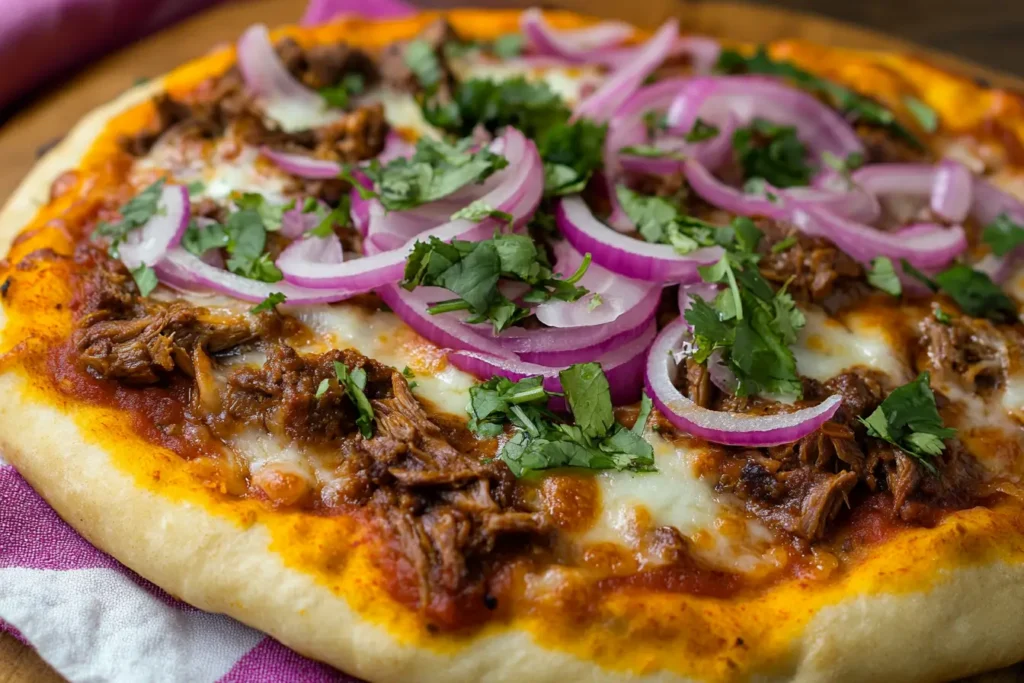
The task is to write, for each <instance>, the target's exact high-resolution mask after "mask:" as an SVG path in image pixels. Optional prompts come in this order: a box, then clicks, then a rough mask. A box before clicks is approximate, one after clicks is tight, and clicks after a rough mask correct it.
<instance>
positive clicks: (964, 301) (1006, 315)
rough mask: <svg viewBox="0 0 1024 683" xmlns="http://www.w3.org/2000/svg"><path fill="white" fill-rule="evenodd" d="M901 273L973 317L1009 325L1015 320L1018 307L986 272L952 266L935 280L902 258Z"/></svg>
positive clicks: (962, 265) (960, 264) (968, 267)
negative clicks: (939, 292) (922, 284)
mask: <svg viewBox="0 0 1024 683" xmlns="http://www.w3.org/2000/svg"><path fill="white" fill-rule="evenodd" d="M900 263H901V264H902V266H903V271H904V272H905V273H906V274H907V275H910V276H912V277H914V278H915V279H917V280H919V281H921V282H922V283H924V285H925V286H926V287H928V288H929V289H931V290H932V291H933V292H938V291H941V292H944V293H945V294H948V295H949V296H950V297H951V298H952V299H953V301H955V302H956V303H957V305H958V306H959V307H960V309H961V310H962V311H963V312H964V313H966V314H967V315H969V316H973V317H975V318H989V319H990V320H995V321H996V322H1011V321H1012V320H1014V319H1015V318H1016V317H1017V304H1015V303H1014V302H1013V299H1011V298H1010V297H1009V296H1007V295H1006V292H1004V291H1003V290H1002V289H1000V288H999V285H997V284H996V283H994V282H992V278H990V277H989V276H988V275H986V274H985V273H983V272H981V271H980V270H974V269H973V268H971V267H970V266H966V265H964V264H962V263H957V264H954V265H953V266H950V267H949V268H947V269H946V270H944V271H942V272H941V273H939V274H938V275H936V276H935V278H934V279H932V278H930V277H928V276H927V275H926V274H924V273H922V272H921V271H919V270H918V269H917V268H914V266H912V265H911V264H910V263H908V262H907V260H906V259H901V260H900Z"/></svg>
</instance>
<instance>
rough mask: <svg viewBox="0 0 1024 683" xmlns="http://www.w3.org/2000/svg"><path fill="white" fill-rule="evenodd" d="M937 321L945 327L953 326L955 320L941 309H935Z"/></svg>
mask: <svg viewBox="0 0 1024 683" xmlns="http://www.w3.org/2000/svg"><path fill="white" fill-rule="evenodd" d="M935 319H936V320H938V321H939V322H940V323H942V324H943V325H951V324H952V323H953V318H952V317H950V315H949V313H946V312H945V311H944V310H942V309H941V308H936V309H935Z"/></svg>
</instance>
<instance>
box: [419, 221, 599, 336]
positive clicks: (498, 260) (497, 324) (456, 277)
mask: <svg viewBox="0 0 1024 683" xmlns="http://www.w3.org/2000/svg"><path fill="white" fill-rule="evenodd" d="M589 265H590V255H589V254H588V255H587V256H586V257H584V259H583V263H581V264H580V267H579V269H577V271H576V272H575V273H573V274H572V275H571V276H569V277H567V278H566V279H564V280H563V279H560V278H558V277H555V275H554V273H553V272H552V270H551V265H550V264H549V263H548V260H547V255H546V254H545V252H544V251H543V250H542V249H538V248H537V245H536V243H535V242H534V241H533V240H532V239H530V238H529V237H527V236H525V235H514V234H513V235H496V236H495V237H494V238H493V239H490V240H484V241H481V242H466V241H462V240H453V241H452V242H451V243H447V242H443V241H442V240H439V239H438V238H436V237H431V238H430V240H429V241H427V242H416V245H415V247H414V249H413V252H412V254H410V255H409V259H408V261H407V262H406V266H405V279H404V280H403V281H402V283H401V284H402V286H403V287H405V288H406V289H409V290H412V289H415V288H416V287H420V286H429V287H443V288H444V289H447V290H449V291H451V292H454V293H455V294H457V295H458V298H456V299H450V300H447V301H442V302H439V303H437V304H435V305H434V306H432V307H430V308H429V309H427V310H428V311H429V312H430V313H431V314H434V315H436V314H438V313H448V312H451V311H469V312H470V313H471V314H472V315H471V317H470V318H469V319H468V320H467V321H466V322H468V323H480V322H490V323H491V324H492V325H493V326H494V331H495V332H501V331H502V330H504V329H506V328H507V327H509V326H510V325H514V324H515V323H517V322H519V321H521V320H523V319H524V318H526V317H527V316H529V315H530V313H531V311H530V309H529V308H525V307H522V306H519V305H518V304H516V303H515V302H513V301H511V300H510V299H509V298H508V297H506V296H505V295H504V294H502V293H501V291H500V290H499V289H498V282H499V281H501V280H511V281H515V282H524V283H526V284H528V285H530V289H529V290H528V291H527V292H526V293H525V294H523V295H522V299H523V301H524V302H526V303H531V304H539V303H544V302H545V301H550V300H552V299H558V300H561V301H576V300H578V299H580V298H581V297H583V296H584V295H585V294H587V290H586V289H585V288H583V287H577V286H576V283H577V282H578V281H579V280H580V278H582V277H583V274H584V273H585V272H586V270H587V267H588V266H589Z"/></svg>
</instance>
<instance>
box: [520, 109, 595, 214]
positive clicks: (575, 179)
mask: <svg viewBox="0 0 1024 683" xmlns="http://www.w3.org/2000/svg"><path fill="white" fill-rule="evenodd" d="M607 133H608V126H607V125H605V124H598V123H594V122H592V121H590V120H588V119H580V120H578V121H575V122H573V123H556V124H554V125H552V126H550V127H548V128H546V129H544V130H543V131H542V132H540V133H539V135H538V137H537V151H538V152H540V158H541V159H542V160H543V161H544V194H545V196H548V197H551V196H558V195H565V194H575V193H577V192H580V191H582V190H583V188H584V187H585V186H586V184H587V181H589V180H590V177H591V176H592V175H593V173H594V171H595V170H597V169H598V168H600V167H601V164H602V163H603V160H604V139H605V136H606V135H607Z"/></svg>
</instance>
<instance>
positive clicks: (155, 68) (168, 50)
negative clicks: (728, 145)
mask: <svg viewBox="0 0 1024 683" xmlns="http://www.w3.org/2000/svg"><path fill="white" fill-rule="evenodd" d="M6 1H7V0H0V2H6ZM367 1H369V2H372V0H367ZM781 2H782V4H787V5H792V6H801V5H802V6H804V7H806V8H808V9H814V10H817V11H821V9H822V8H823V7H826V8H827V7H833V6H834V7H835V8H837V9H838V10H839V11H847V12H848V13H849V14H848V16H851V17H861V16H862V15H858V14H857V12H858V11H860V12H863V11H864V8H865V7H874V6H877V5H878V4H880V3H879V2H877V1H876V2H861V3H851V2H847V1H846V0H844V1H843V2H842V3H839V2H832V1H827V2H825V3H824V4H823V5H822V4H820V3H819V1H818V0H781ZM304 4H305V3H304V1H303V0H251V1H249V2H245V3H244V4H227V5H223V6H221V7H219V8H216V9H213V10H211V11H209V12H206V13H204V14H200V15H198V16H196V17H193V18H192V19H190V20H187V21H185V22H183V23H181V24H178V25H177V26H175V27H173V28H171V29H169V30H167V31H164V32H163V33H161V34H158V35H156V36H153V37H151V38H150V39H148V40H145V41H143V42H141V43H139V44H137V45H134V46H132V47H129V48H127V49H125V50H122V51H120V52H118V53H115V54H114V55H111V56H110V57H108V58H106V59H104V60H102V61H101V62H98V63H97V64H96V65H94V66H93V67H91V68H89V69H88V70H87V71H85V72H84V73H82V74H80V75H78V76H77V77H75V78H73V79H72V80H70V81H68V82H67V83H66V84H64V85H63V86H62V87H60V88H58V89H55V90H54V91H52V92H50V93H49V94H47V95H44V96H42V97H40V98H38V99H37V100H35V101H34V102H32V103H31V104H30V105H29V106H27V107H26V108H25V109H24V110H23V111H21V112H19V113H17V114H16V115H15V116H13V117H12V118H11V119H10V120H9V121H8V122H7V123H6V124H4V125H3V126H2V127H0V150H2V151H3V156H4V164H3V165H2V167H0V202H2V201H4V200H6V198H7V196H8V195H9V194H10V193H11V192H12V191H13V190H14V188H15V187H16V186H17V183H18V182H19V181H20V180H21V178H22V177H23V176H24V175H25V173H26V172H27V171H28V169H29V168H30V167H31V166H32V164H33V163H34V161H35V159H36V158H37V157H38V154H39V151H40V150H41V149H44V148H45V147H47V146H48V145H50V144H52V143H53V142H55V141H56V140H58V139H59V138H60V136H62V135H63V134H64V133H66V132H67V130H68V129H69V128H70V126H71V125H73V123H74V122H75V121H76V120H78V119H79V118H80V117H81V116H82V115H84V114H85V113H86V112H88V111H89V110H90V109H92V108H94V107H96V106H98V105H100V104H103V103H104V102H107V101H109V100H111V99H113V98H114V97H115V96H117V95H118V94H119V93H121V92H123V91H124V90H125V89H126V88H128V87H130V86H131V85H132V84H133V83H134V82H135V81H136V79H138V78H143V77H152V76H157V75H159V74H161V73H163V72H165V71H167V70H169V69H171V68H173V67H174V66H176V65H178V64H180V63H181V62H183V61H186V60H188V59H191V58H193V57H197V56H199V55H201V54H203V53H204V52H205V51H206V50H208V49H209V48H210V47H212V46H214V45H217V44H219V43H222V42H224V41H229V40H233V39H234V38H236V37H237V36H238V35H239V34H240V33H241V31H242V30H243V29H244V28H245V27H246V26H248V25H249V24H251V23H253V22H254V21H262V22H264V23H267V24H269V25H275V24H282V23H288V22H294V21H295V20H296V19H297V18H298V17H299V15H300V13H301V10H302V8H303V6H304ZM419 4H421V5H423V6H444V5H453V4H475V5H483V6H488V5H491V6H504V7H507V6H510V5H513V6H517V5H521V6H524V7H525V6H528V5H530V4H536V3H535V2H523V1H521V0H518V1H517V0H482V1H481V0H477V1H475V2H472V1H470V2H462V3H452V2H444V1H440V0H422V1H421V2H419ZM540 4H542V5H544V6H558V7H564V8H566V9H572V10H576V11H579V12H585V13H589V14H596V15H601V16H609V17H616V18H621V19H625V20H627V21H631V22H634V23H636V24H639V25H644V26H648V27H653V26H655V25H656V24H658V23H660V22H661V21H663V20H664V19H666V18H668V17H669V16H677V17H679V18H680V20H681V21H682V24H683V28H684V30H686V31H690V32H699V33H708V34H712V35H714V34H719V35H729V36H730V37H732V38H734V39H739V40H748V41H752V42H763V41H769V40H775V39H779V38H792V37H804V38H812V39H814V40H817V41H819V42H822V43H826V44H831V45H846V46H851V47H862V48H876V49H897V50H904V51H910V52H913V53H915V54H919V55H921V56H924V57H927V58H929V59H932V60H933V61H935V62H936V63H939V64H942V65H944V66H946V67H947V68H949V69H952V70H955V71H959V72H961V73H964V74H967V75H971V76H975V77H982V78H986V79H988V80H989V81H991V82H992V83H993V84H996V85H1000V86H1005V87H1013V88H1017V89H1021V90H1024V82H1022V81H1020V80H1016V79H1015V78H1013V77H1012V76H1008V75H1006V74H1003V73H1000V72H996V71H992V70H990V69H986V68H984V67H981V66H978V65H976V64H973V63H970V62H966V61H963V60H961V59H958V58H955V57H951V56H948V55H944V54H940V53H934V52H932V51H930V50H928V49H925V48H921V47H917V46H915V45H913V44H911V43H908V42H906V41H904V40H901V39H896V38H893V37H891V36H887V35H885V34H882V33H878V32H875V31H871V30H867V29H861V28H857V27H855V26H851V25H847V24H842V23H838V22H835V21H832V20H829V19H825V18H821V17H814V16H807V15H802V14H798V13H795V12H793V11H790V10H784V9H779V8H772V7H765V6H756V5H748V4H743V3H721V2H683V1H682V0H641V1H638V2H633V3H623V2H618V1H617V0H556V1H554V2H542V3H540ZM888 4H891V5H894V6H895V5H900V7H897V8H896V9H897V14H896V16H905V21H907V22H919V21H925V24H924V25H925V26H933V25H935V24H936V23H937V22H938V21H939V19H937V18H936V17H935V15H936V14H940V15H941V13H942V12H941V11H938V10H936V8H944V7H945V6H946V5H953V4H956V5H957V6H960V7H962V8H966V9H964V11H963V17H964V22H965V26H966V25H968V24H970V25H975V26H976V25H977V24H978V23H979V22H978V12H975V9H977V10H978V11H979V12H980V13H981V14H985V11H982V10H984V8H988V9H989V10H991V8H993V7H1004V8H1008V9H1009V15H1012V16H1013V17H1016V18H1018V19H1020V23H1019V24H1018V26H1024V10H1014V9H1013V7H1017V6H1019V7H1024V0H972V1H971V2H970V3H968V2H966V0H946V1H942V0H928V1H927V2H925V1H924V0H903V2H901V3H895V2H892V1H891V0H889V3H888ZM926 6H927V12H926V13H924V10H921V11H920V12H914V11H911V10H910V8H911V7H920V8H924V7H926ZM843 8H847V9H845V10H844V9H843ZM851 8H852V9H851ZM856 8H860V9H859V10H858V9H856ZM991 14H992V13H991V12H989V13H988V14H986V16H989V15H991ZM956 16H960V15H959V14H958V15H956ZM928 21H931V22H932V23H927V22H928ZM971 21H973V22H974V23H973V24H971ZM875 23H876V24H878V22H875ZM929 35H941V32H936V31H933V32H932V33H931V34H929ZM1008 35H1009V34H1008ZM1019 35H1020V33H1017V34H1013V35H1012V37H1013V39H1014V40H1015V41H1019ZM931 42H933V43H934V42H935V41H934V40H933V41H931ZM1015 44H1016V43H1015ZM976 54H977V56H979V57H982V58H983V57H984V55H983V54H982V53H980V52H978V53H976ZM1018 54H1019V53H1018ZM991 63H998V62H997V60H991ZM1007 66H1009V67H1011V68H1012V67H1013V66H1014V64H1013V63H1008V64H1007ZM1021 68H1024V64H1018V65H1017V69H1021ZM60 680H61V678H60V677H59V676H58V675H57V674H56V673H55V672H54V671H53V670H52V669H50V668H49V667H48V666H47V665H46V663H45V662H43V661H42V660H41V659H40V658H39V657H38V656H37V655H36V654H35V653H34V652H33V651H32V650H30V649H29V648H26V647H24V646H22V645H21V644H20V643H18V642H17V641H16V640H14V639H13V638H11V637H10V636H5V635H0V683H16V682H17V683H20V682H22V681H30V682H32V683H51V682H59V681H60ZM984 680H985V681H990V682H994V681H996V680H1007V681H1010V680H1024V678H1021V676H1020V674H1019V672H1018V670H1017V669H1016V668H1014V669H1013V670H1006V671H1004V672H1000V673H998V674H995V675H992V674H990V675H988V676H986V677H985V679H984Z"/></svg>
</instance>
